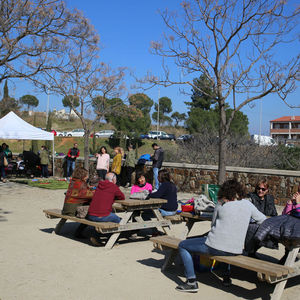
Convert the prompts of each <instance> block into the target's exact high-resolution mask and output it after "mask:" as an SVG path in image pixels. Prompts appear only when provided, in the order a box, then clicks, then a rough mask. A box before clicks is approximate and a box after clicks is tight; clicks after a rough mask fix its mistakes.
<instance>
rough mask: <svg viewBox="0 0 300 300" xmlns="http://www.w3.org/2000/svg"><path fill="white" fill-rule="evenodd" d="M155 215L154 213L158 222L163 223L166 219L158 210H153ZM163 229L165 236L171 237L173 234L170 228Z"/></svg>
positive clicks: (164, 227)
mask: <svg viewBox="0 0 300 300" xmlns="http://www.w3.org/2000/svg"><path fill="white" fill-rule="evenodd" d="M153 213H154V215H155V217H156V218H157V220H158V221H163V220H164V218H163V216H162V215H161V213H160V211H159V209H158V208H153ZM162 229H163V231H164V232H165V234H167V235H170V233H171V229H170V226H163V227H162Z"/></svg>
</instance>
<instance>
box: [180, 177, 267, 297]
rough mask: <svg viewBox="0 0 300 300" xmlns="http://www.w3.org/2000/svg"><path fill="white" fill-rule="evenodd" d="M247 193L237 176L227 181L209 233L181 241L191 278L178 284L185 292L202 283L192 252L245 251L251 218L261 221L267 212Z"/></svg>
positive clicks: (221, 188) (226, 281) (216, 253)
mask: <svg viewBox="0 0 300 300" xmlns="http://www.w3.org/2000/svg"><path fill="white" fill-rule="evenodd" d="M244 197H245V190H244V187H243V186H242V185H241V184H240V183H239V182H237V181H236V180H235V179H231V180H227V181H225V182H224V183H223V184H222V186H221V187H220V190H219V193H218V204H217V206H216V207H215V210H214V214H213V218H212V223H211V224H212V225H211V230H210V232H209V233H208V235H207V236H206V237H200V238H191V239H187V240H185V241H182V242H180V243H179V254H180V256H181V258H182V261H183V264H184V269H185V274H186V278H187V281H186V282H185V283H184V284H181V285H179V286H177V287H176V290H178V291H181V292H193V293H195V292H197V291H198V284H197V281H196V275H195V270H194V264H193V259H192V253H200V254H201V253H202V254H209V255H222V256H223V255H227V256H230V255H238V254H242V252H243V248H244V240H245V236H246V233H247V229H248V225H249V222H250V219H251V218H252V219H253V220H255V221H256V222H257V223H258V224H261V223H262V222H263V221H264V220H265V219H266V216H265V215H264V214H262V213H261V212H260V211H258V209H257V208H256V207H255V206H254V205H253V204H252V203H251V202H250V201H248V200H247V199H244ZM223 283H224V285H227V286H228V285H230V283H231V280H230V277H229V274H228V273H227V274H225V276H224V281H223Z"/></svg>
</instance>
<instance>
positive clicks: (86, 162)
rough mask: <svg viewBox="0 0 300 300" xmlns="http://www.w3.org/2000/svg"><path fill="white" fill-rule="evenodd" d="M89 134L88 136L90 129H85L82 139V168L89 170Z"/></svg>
mask: <svg viewBox="0 0 300 300" xmlns="http://www.w3.org/2000/svg"><path fill="white" fill-rule="evenodd" d="M89 136H90V130H85V135H84V137H83V140H84V146H83V147H84V148H83V149H84V150H83V153H84V165H83V166H84V168H85V169H87V170H88V171H89Z"/></svg>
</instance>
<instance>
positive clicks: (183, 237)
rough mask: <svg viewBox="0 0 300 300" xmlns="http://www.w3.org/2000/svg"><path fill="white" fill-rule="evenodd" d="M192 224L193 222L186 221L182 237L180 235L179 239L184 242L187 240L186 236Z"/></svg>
mask: <svg viewBox="0 0 300 300" xmlns="http://www.w3.org/2000/svg"><path fill="white" fill-rule="evenodd" d="M194 223H195V222H194V221H193V220H188V221H187V222H186V223H185V227H184V230H183V232H182V235H181V239H182V240H185V239H186V238H187V236H188V235H189V233H190V231H191V230H192V227H193V225H194Z"/></svg>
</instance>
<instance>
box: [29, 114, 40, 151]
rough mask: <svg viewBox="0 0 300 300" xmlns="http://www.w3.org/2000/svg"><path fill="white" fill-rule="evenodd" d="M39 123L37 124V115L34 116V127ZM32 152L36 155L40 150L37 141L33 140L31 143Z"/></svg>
mask: <svg viewBox="0 0 300 300" xmlns="http://www.w3.org/2000/svg"><path fill="white" fill-rule="evenodd" d="M36 125H37V122H36V114H34V116H33V126H36ZM31 151H32V152H34V153H36V154H37V153H38V151H39V148H38V141H37V140H32V141H31Z"/></svg>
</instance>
